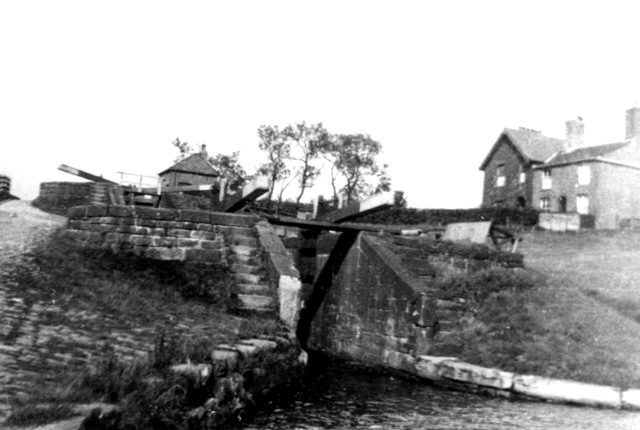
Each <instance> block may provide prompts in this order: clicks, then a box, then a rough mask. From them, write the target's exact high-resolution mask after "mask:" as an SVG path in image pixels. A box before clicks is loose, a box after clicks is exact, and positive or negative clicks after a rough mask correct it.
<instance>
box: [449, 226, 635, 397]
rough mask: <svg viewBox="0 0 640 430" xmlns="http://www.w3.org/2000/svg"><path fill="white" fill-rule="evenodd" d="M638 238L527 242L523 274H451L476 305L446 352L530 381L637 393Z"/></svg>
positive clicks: (538, 235) (530, 237)
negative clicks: (587, 384) (540, 379)
mask: <svg viewBox="0 0 640 430" xmlns="http://www.w3.org/2000/svg"><path fill="white" fill-rule="evenodd" d="M638 245H640V235H638V234H631V235H630V234H627V233H595V232H587V233H580V234H572V235H568V234H564V235H562V234H551V233H545V232H532V233H529V234H527V235H526V236H525V241H524V242H523V245H522V248H521V250H522V252H523V253H524V256H525V266H526V267H527V268H526V269H524V270H523V269H518V270H516V272H515V273H514V272H513V271H512V272H510V273H509V272H507V271H505V270H503V269H492V270H489V271H484V272H481V273H478V274H477V275H475V276H474V277H472V278H471V279H468V278H466V277H464V276H462V275H455V274H453V275H452V276H451V277H450V278H449V279H447V280H445V281H444V282H448V283H449V284H450V285H449V288H450V289H452V290H460V289H461V288H463V289H464V288H466V289H467V290H468V294H467V299H468V300H469V302H470V303H471V304H472V305H471V309H472V311H471V312H469V314H468V316H467V318H466V319H465V321H463V329H462V331H461V332H460V333H458V334H456V335H454V336H453V337H452V338H450V339H449V340H448V341H447V345H446V348H445V350H444V352H445V353H449V354H451V355H455V356H458V357H460V358H461V359H462V360H465V361H468V362H470V363H474V364H478V365H482V366H487V367H496V368H500V369H503V370H510V371H515V372H518V373H525V374H536V375H542V376H549V377H554V378H562V379H573V380H577V381H583V382H590V383H597V384H606V385H615V386H622V387H629V386H631V387H640V365H639V364H640V363H639V362H638V360H637V357H640V343H638V341H637V340H638V339H640V323H639V321H640V319H639V317H638V316H639V315H640V290H637V289H635V288H634V286H635V283H636V280H637V279H640V277H639V276H638V275H640V273H639V271H640V269H638V267H637V263H636V262H637V261H638V259H639V258H640V247H639V246H638Z"/></svg>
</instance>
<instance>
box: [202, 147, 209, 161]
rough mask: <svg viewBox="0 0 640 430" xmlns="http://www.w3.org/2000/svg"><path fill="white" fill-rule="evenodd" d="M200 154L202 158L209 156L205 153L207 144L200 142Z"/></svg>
mask: <svg viewBox="0 0 640 430" xmlns="http://www.w3.org/2000/svg"><path fill="white" fill-rule="evenodd" d="M200 155H202V156H203V157H204V158H207V157H209V154H208V153H207V145H205V144H202V146H201V147H200Z"/></svg>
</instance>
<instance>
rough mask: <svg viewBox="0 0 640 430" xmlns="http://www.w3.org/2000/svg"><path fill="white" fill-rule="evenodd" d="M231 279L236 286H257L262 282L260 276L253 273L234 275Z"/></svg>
mask: <svg viewBox="0 0 640 430" xmlns="http://www.w3.org/2000/svg"><path fill="white" fill-rule="evenodd" d="M233 278H234V279H235V280H236V282H237V283H238V284H259V283H260V282H261V281H262V275H258V274H255V273H234V274H233Z"/></svg>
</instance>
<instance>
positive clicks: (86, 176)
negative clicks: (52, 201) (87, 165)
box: [58, 164, 118, 185]
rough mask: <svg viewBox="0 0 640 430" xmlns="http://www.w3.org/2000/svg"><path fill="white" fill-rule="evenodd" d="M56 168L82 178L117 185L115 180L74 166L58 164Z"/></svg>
mask: <svg viewBox="0 0 640 430" xmlns="http://www.w3.org/2000/svg"><path fill="white" fill-rule="evenodd" d="M58 170H62V171H63V172H66V173H70V174H72V175H76V176H79V177H81V178H84V179H88V180H90V181H93V182H99V183H102V184H114V185H118V183H117V182H113V181H110V180H108V179H105V178H103V177H102V176H96V175H92V174H91V173H88V172H85V171H83V170H80V169H76V168H75V167H71V166H67V165H66V164H61V165H59V166H58Z"/></svg>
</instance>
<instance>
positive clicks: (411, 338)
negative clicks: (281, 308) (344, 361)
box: [306, 234, 435, 366]
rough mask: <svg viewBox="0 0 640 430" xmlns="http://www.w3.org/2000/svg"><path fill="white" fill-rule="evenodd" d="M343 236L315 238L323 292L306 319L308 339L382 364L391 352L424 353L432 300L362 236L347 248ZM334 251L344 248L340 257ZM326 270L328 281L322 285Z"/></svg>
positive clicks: (326, 349)
mask: <svg viewBox="0 0 640 430" xmlns="http://www.w3.org/2000/svg"><path fill="white" fill-rule="evenodd" d="M343 241H344V239H340V238H339V237H338V235H329V236H325V237H320V238H319V241H318V270H319V275H318V280H319V282H316V285H315V290H318V289H323V288H325V289H326V294H324V297H323V298H322V304H321V305H320V306H319V309H318V311H317V313H316V314H315V316H314V317H313V319H312V321H311V323H310V332H309V339H308V342H307V344H308V345H309V346H310V347H311V348H313V349H316V350H319V351H323V352H325V353H328V354H330V355H337V356H340V357H344V358H349V359H357V360H360V361H364V362H366V363H368V364H371V365H381V366H386V365H388V364H389V361H390V360H392V359H393V357H394V356H395V355H394V354H395V353H405V354H412V355H417V354H426V353H427V352H428V351H429V349H430V343H431V341H432V338H433V335H434V324H435V320H434V317H435V302H434V301H433V300H430V299H428V297H427V296H426V295H425V294H423V293H422V292H421V291H420V286H419V285H417V284H416V283H415V282H414V280H413V279H411V278H410V277H407V276H404V274H403V273H402V272H401V271H399V270H397V268H396V267H394V265H391V264H389V263H388V261H387V257H388V256H387V255H384V254H381V253H380V252H379V249H377V248H376V247H375V246H374V245H373V244H372V243H371V241H370V240H369V239H368V238H367V236H366V235H362V234H360V235H358V237H357V239H355V242H354V244H353V245H352V246H351V247H350V249H340V248H342V247H343V246H344V242H343ZM332 248H333V249H334V251H333V252H331V256H330V255H329V252H330V250H331V249H332ZM336 251H337V254H340V253H341V252H344V253H345V255H344V258H342V259H340V258H338V259H336V258H335V253H336ZM325 275H328V277H329V278H330V281H329V282H330V284H331V285H322V283H323V282H324V281H323V279H325ZM316 293H317V291H314V295H313V296H312V297H311V298H310V299H309V302H308V303H307V307H308V308H309V309H311V308H313V306H314V303H313V301H314V300H317V299H318V296H317V295H316ZM306 317H309V315H307V316H306Z"/></svg>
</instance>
